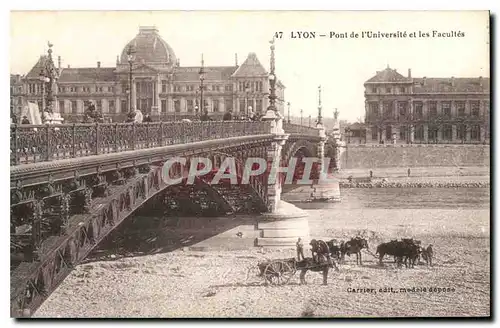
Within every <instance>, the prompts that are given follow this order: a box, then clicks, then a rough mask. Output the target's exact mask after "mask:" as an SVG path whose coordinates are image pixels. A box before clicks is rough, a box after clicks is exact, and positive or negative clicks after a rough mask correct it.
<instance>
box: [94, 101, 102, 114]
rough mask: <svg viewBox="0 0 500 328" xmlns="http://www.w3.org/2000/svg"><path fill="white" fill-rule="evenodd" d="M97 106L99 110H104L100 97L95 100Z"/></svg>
mask: <svg viewBox="0 0 500 328" xmlns="http://www.w3.org/2000/svg"><path fill="white" fill-rule="evenodd" d="M95 107H96V109H97V110H98V111H102V100H101V99H99V100H97V101H96V102H95Z"/></svg>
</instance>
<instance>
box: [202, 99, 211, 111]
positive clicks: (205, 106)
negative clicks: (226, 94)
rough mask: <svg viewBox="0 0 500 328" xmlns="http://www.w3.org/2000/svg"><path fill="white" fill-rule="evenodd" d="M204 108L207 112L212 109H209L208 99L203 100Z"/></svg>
mask: <svg viewBox="0 0 500 328" xmlns="http://www.w3.org/2000/svg"><path fill="white" fill-rule="evenodd" d="M203 108H204V109H205V110H206V111H210V107H208V100H206V99H203Z"/></svg>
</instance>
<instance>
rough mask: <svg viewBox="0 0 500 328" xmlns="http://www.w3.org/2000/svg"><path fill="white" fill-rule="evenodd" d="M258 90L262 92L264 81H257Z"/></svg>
mask: <svg viewBox="0 0 500 328" xmlns="http://www.w3.org/2000/svg"><path fill="white" fill-rule="evenodd" d="M257 91H258V92H262V81H259V82H257Z"/></svg>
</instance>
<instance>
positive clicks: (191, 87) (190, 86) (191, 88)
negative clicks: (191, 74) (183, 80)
mask: <svg viewBox="0 0 500 328" xmlns="http://www.w3.org/2000/svg"><path fill="white" fill-rule="evenodd" d="M186 91H194V85H188V86H186Z"/></svg>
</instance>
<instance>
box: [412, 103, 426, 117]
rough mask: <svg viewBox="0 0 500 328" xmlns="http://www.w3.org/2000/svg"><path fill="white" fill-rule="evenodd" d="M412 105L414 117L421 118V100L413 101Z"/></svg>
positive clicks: (422, 114)
mask: <svg viewBox="0 0 500 328" xmlns="http://www.w3.org/2000/svg"><path fill="white" fill-rule="evenodd" d="M414 106H415V118H417V119H419V118H422V117H423V116H424V113H423V110H422V108H423V104H422V103H421V102H415V103H414Z"/></svg>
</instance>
